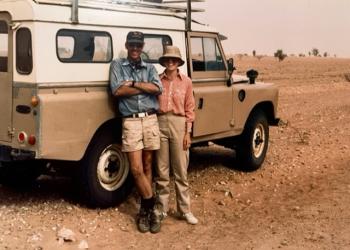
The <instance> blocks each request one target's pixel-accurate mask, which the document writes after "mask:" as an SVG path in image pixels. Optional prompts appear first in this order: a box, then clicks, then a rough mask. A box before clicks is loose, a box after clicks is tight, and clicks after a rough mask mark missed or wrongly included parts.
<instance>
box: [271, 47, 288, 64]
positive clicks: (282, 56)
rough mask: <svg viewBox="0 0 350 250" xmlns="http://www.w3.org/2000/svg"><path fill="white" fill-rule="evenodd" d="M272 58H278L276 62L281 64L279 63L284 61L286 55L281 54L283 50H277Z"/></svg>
mask: <svg viewBox="0 0 350 250" xmlns="http://www.w3.org/2000/svg"><path fill="white" fill-rule="evenodd" d="M274 57H276V58H278V61H280V62H281V61H283V60H284V58H286V57H287V55H286V54H284V53H283V50H281V49H278V50H277V51H276V52H275V54H274Z"/></svg>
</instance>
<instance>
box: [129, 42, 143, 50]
mask: <svg viewBox="0 0 350 250" xmlns="http://www.w3.org/2000/svg"><path fill="white" fill-rule="evenodd" d="M128 47H129V48H136V49H141V48H142V47H143V44H142V43H128Z"/></svg>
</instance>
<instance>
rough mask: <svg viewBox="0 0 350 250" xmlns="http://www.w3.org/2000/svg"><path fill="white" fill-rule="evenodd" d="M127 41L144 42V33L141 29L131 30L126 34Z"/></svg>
mask: <svg viewBox="0 0 350 250" xmlns="http://www.w3.org/2000/svg"><path fill="white" fill-rule="evenodd" d="M126 42H127V43H142V44H143V43H144V37H143V33H142V32H139V31H130V32H129V33H128V35H127V36H126Z"/></svg>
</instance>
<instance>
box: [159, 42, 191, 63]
mask: <svg viewBox="0 0 350 250" xmlns="http://www.w3.org/2000/svg"><path fill="white" fill-rule="evenodd" d="M167 58H177V59H179V61H180V63H179V67H180V66H182V65H184V63H185V62H184V60H182V58H181V53H180V50H179V48H178V47H176V46H166V47H165V52H164V54H163V55H162V56H161V57H160V58H159V63H160V65H162V66H163V67H165V65H164V61H165V60H166V59H167Z"/></svg>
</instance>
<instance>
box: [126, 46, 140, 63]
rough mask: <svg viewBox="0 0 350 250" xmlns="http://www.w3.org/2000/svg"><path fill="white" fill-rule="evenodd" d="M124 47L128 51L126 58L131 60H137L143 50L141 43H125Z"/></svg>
mask: <svg viewBox="0 0 350 250" xmlns="http://www.w3.org/2000/svg"><path fill="white" fill-rule="evenodd" d="M125 47H126V49H127V50H128V57H129V58H130V59H131V60H133V61H137V60H139V58H140V55H141V53H142V49H143V43H126V44H125Z"/></svg>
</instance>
